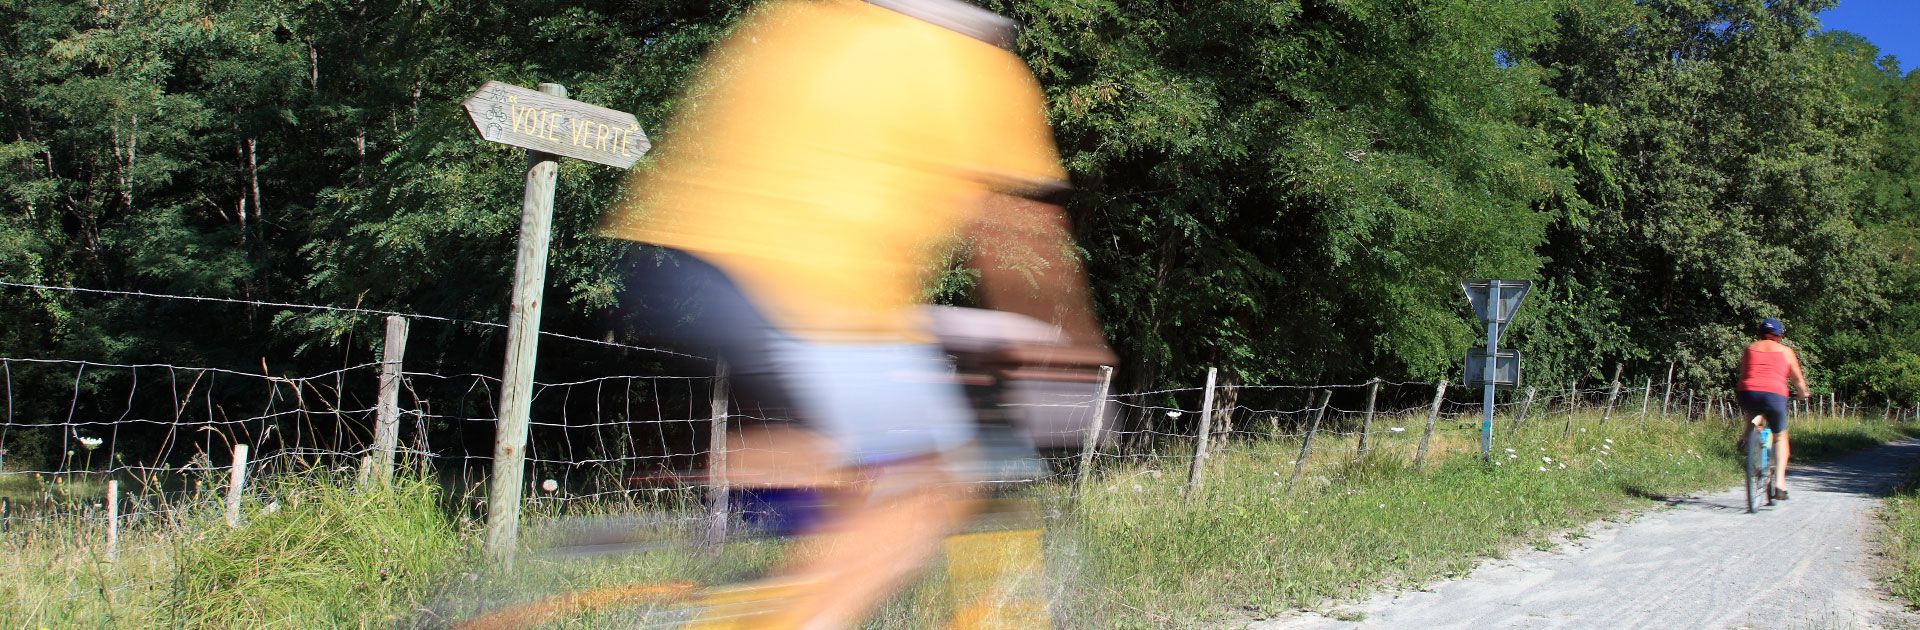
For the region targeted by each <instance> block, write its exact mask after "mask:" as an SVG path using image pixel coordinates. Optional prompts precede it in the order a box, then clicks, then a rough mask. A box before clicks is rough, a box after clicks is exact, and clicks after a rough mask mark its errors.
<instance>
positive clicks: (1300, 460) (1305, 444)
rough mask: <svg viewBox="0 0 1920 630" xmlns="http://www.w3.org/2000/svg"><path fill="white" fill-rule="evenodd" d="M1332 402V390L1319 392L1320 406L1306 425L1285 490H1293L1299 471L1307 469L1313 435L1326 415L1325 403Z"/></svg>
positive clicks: (1311, 450)
mask: <svg viewBox="0 0 1920 630" xmlns="http://www.w3.org/2000/svg"><path fill="white" fill-rule="evenodd" d="M1331 400H1333V390H1331V389H1328V390H1321V392H1320V406H1319V408H1317V409H1314V411H1313V422H1311V423H1309V424H1308V425H1307V437H1306V438H1305V439H1302V440H1300V456H1299V457H1296V458H1294V460H1293V476H1292V477H1288V478H1287V490H1288V491H1292V490H1293V482H1294V481H1297V480H1299V479H1300V471H1302V470H1305V469H1306V467H1307V457H1308V456H1310V455H1312V454H1313V434H1315V433H1318V432H1319V431H1320V419H1321V418H1323V417H1326V415H1327V402H1328V401H1331Z"/></svg>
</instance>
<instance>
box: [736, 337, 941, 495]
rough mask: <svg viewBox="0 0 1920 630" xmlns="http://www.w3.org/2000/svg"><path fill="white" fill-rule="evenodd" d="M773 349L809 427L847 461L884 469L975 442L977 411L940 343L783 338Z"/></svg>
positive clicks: (781, 371)
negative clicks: (957, 381) (828, 440)
mask: <svg viewBox="0 0 1920 630" xmlns="http://www.w3.org/2000/svg"><path fill="white" fill-rule="evenodd" d="M768 351H769V354H770V355H771V357H772V360H773V361H774V362H775V364H776V365H777V366H778V367H779V368H780V369H779V370H778V372H779V374H780V378H781V379H782V380H784V381H787V382H788V384H789V386H790V389H789V392H790V395H791V396H792V397H793V399H794V402H795V403H796V404H797V406H798V408H799V409H801V410H802V411H803V414H804V415H805V416H806V418H807V422H808V423H809V424H810V425H811V426H812V427H813V428H814V429H816V430H818V431H820V432H821V433H824V434H826V435H827V436H828V437H829V438H831V439H832V440H833V442H834V443H835V444H837V445H839V447H840V448H841V449H842V451H843V455H844V456H845V458H846V460H847V463H849V464H853V465H857V466H877V465H884V464H887V463H891V462H897V461H901V460H905V459H911V458H915V457H919V456H923V455H929V454H934V453H945V452H950V451H953V450H955V449H958V448H960V447H962V446H965V445H966V444H967V443H968V442H970V441H972V440H973V433H974V423H973V413H972V410H971V409H970V408H968V406H967V402H966V398H965V397H964V396H963V395H962V394H961V392H960V390H959V388H958V387H957V386H956V385H955V384H954V382H953V376H952V367H951V366H950V365H949V364H948V363H947V360H946V355H944V354H942V353H941V352H940V351H939V350H938V349H937V348H935V347H934V346H928V345H918V344H860V345H850V344H819V343H810V342H806V341H800V340H796V339H792V338H785V339H777V340H773V341H772V342H770V346H769V349H768Z"/></svg>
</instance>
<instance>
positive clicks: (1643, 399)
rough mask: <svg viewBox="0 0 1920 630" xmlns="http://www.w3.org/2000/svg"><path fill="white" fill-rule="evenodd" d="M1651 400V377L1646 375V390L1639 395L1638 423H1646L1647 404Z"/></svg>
mask: <svg viewBox="0 0 1920 630" xmlns="http://www.w3.org/2000/svg"><path fill="white" fill-rule="evenodd" d="M1652 402H1653V377H1651V376H1649V377H1647V391H1646V393H1644V394H1641V395H1640V424H1646V423H1647V406H1648V405H1649V404H1651V403H1652Z"/></svg>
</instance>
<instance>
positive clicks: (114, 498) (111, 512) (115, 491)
mask: <svg viewBox="0 0 1920 630" xmlns="http://www.w3.org/2000/svg"><path fill="white" fill-rule="evenodd" d="M119 554H120V480H119V479H108V480H107V562H113V561H114V559H116V558H118V557H119Z"/></svg>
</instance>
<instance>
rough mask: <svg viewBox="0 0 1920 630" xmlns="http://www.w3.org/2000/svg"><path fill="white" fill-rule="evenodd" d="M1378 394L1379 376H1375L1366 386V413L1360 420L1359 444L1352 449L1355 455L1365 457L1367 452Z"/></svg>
mask: <svg viewBox="0 0 1920 630" xmlns="http://www.w3.org/2000/svg"><path fill="white" fill-rule="evenodd" d="M1329 393H1331V392H1329ZM1379 396H1380V377H1378V376H1376V377H1373V380H1372V381H1370V386H1369V387H1368V388H1367V415H1366V419H1364V420H1361V421H1360V445H1359V446H1358V447H1356V448H1355V450H1354V454H1355V456H1356V457H1365V456H1366V454H1367V438H1368V437H1369V436H1371V435H1373V402H1374V400H1375V399H1377V398H1379Z"/></svg>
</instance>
